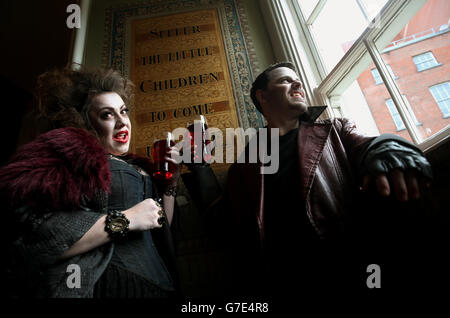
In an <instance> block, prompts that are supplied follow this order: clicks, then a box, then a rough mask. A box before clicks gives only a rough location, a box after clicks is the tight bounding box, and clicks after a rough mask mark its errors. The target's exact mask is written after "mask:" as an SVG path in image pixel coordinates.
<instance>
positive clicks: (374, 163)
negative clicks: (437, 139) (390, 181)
mask: <svg viewBox="0 0 450 318" xmlns="http://www.w3.org/2000/svg"><path fill="white" fill-rule="evenodd" d="M394 169H400V170H402V171H406V170H409V169H412V170H416V171H418V172H420V173H421V174H422V175H423V176H425V177H427V178H429V179H432V178H433V172H432V169H431V165H430V163H429V162H428V160H427V159H426V158H425V157H424V156H423V155H422V153H421V151H420V150H419V149H418V148H416V147H414V146H413V145H411V146H409V145H407V144H406V143H400V142H397V141H395V140H387V141H384V142H382V143H380V144H378V145H375V146H373V147H372V148H371V149H369V150H368V152H367V154H366V157H365V159H364V162H363V170H364V174H369V175H372V176H376V175H379V174H381V173H389V172H391V171H392V170H394Z"/></svg>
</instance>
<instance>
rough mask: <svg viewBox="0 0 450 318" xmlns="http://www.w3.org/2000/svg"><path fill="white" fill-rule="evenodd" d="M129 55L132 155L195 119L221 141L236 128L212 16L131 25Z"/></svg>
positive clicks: (228, 81) (176, 16)
mask: <svg viewBox="0 0 450 318" xmlns="http://www.w3.org/2000/svg"><path fill="white" fill-rule="evenodd" d="M130 52H131V61H130V75H131V80H132V81H133V82H134V83H135V84H136V98H135V107H134V111H133V113H132V124H133V136H132V151H133V152H135V153H138V154H140V155H147V156H148V155H149V154H150V149H151V146H152V143H153V137H154V136H155V135H156V134H157V133H158V132H165V131H172V130H173V129H175V128H178V127H184V128H185V127H186V126H187V124H189V123H193V121H194V120H196V119H199V115H204V116H205V117H206V119H207V121H208V126H209V127H216V128H219V129H221V130H222V131H223V133H224V135H225V128H237V127H238V120H237V115H236V107H235V101H234V96H233V91H232V86H231V79H230V74H229V70H228V65H227V58H226V52H225V48H224V44H223V38H222V32H221V29H220V23H219V19H218V15H217V10H215V9H212V10H201V11H194V12H187V13H179V14H174V15H167V16H160V17H151V18H145V19H140V20H134V21H132V22H131V47H130Z"/></svg>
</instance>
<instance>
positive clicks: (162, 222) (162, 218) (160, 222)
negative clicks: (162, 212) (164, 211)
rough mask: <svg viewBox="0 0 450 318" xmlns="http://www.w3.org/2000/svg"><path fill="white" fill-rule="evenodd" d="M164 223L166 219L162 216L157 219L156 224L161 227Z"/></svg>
mask: <svg viewBox="0 0 450 318" xmlns="http://www.w3.org/2000/svg"><path fill="white" fill-rule="evenodd" d="M165 222H166V218H165V217H164V216H160V217H159V218H158V224H159V225H163V224H164V223H165Z"/></svg>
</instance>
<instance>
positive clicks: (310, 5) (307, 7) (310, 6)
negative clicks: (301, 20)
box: [298, 0, 319, 20]
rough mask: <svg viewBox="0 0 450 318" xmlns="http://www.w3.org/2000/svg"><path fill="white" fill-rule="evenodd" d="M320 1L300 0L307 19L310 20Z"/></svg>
mask: <svg viewBox="0 0 450 318" xmlns="http://www.w3.org/2000/svg"><path fill="white" fill-rule="evenodd" d="M318 2H319V0H299V2H298V3H299V4H300V8H301V9H302V12H303V16H304V17H305V20H308V18H309V16H310V15H311V13H312V12H313V10H314V7H315V6H316V5H317V3H318Z"/></svg>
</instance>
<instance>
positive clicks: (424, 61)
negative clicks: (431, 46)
mask: <svg viewBox="0 0 450 318" xmlns="http://www.w3.org/2000/svg"><path fill="white" fill-rule="evenodd" d="M413 61H414V64H416V67H417V71H418V72H421V71H424V70H427V69H429V68H433V67H435V66H438V65H441V64H439V63H438V62H437V61H436V59H435V58H434V55H433V53H431V52H426V53H423V54H420V55H416V56H413Z"/></svg>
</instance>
